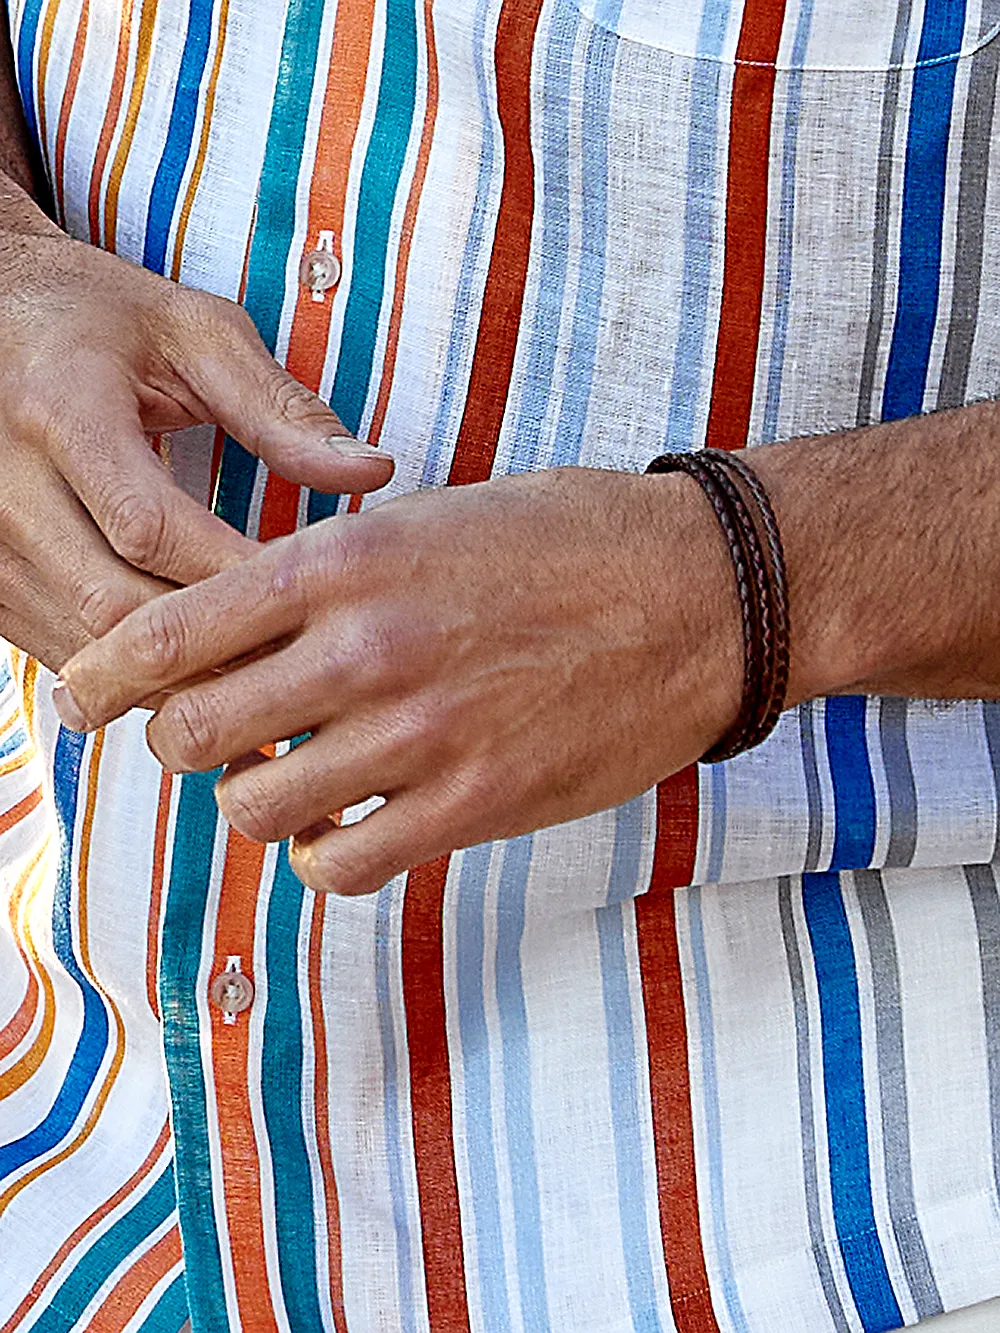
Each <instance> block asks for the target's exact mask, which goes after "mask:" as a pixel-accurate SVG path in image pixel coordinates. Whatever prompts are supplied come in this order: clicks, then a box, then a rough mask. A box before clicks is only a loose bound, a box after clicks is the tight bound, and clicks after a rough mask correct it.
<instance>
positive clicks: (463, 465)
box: [448, 0, 542, 486]
mask: <svg viewBox="0 0 1000 1333" xmlns="http://www.w3.org/2000/svg"><path fill="white" fill-rule="evenodd" d="M541 8H542V0H507V3H506V4H505V5H504V7H503V12H502V13H501V15H500V22H499V24H498V25H497V38H496V77H497V114H498V115H499V117H500V125H501V127H502V129H503V141H504V172H503V193H502V195H501V198H500V208H499V211H498V213H497V226H496V233H495V236H494V240H493V253H492V255H491V256H490V270H489V275H488V277H487V279H486V291H485V293H484V295H483V308H482V315H481V316H480V321H479V337H478V339H477V342H476V351H475V355H474V357H473V361H472V372H471V374H470V376H469V394H468V398H467V399H466V404H465V412H464V414H463V417H462V424H461V426H460V427H459V431H458V439H457V442H456V445H455V455H454V458H453V459H452V464H451V472H450V474H449V477H448V483H449V485H451V486H462V485H466V484H467V483H469V482H474V481H485V480H486V479H487V478H488V477H489V475H490V473H491V472H492V470H493V459H494V456H495V454H496V447H497V438H498V436H499V434H500V427H501V425H502V423H503V415H504V409H505V408H506V406H507V393H508V390H509V387H510V376H511V371H512V370H513V368H514V352H515V349H516V347H517V338H518V332H519V330H520V324H521V307H522V304H523V302H524V286H525V283H526V281H527V277H528V255H529V251H530V249H531V227H532V222H533V218H534V211H535V183H534V181H535V166H534V159H533V157H532V152H531V56H532V51H533V49H534V44H535V30H536V28H537V27H538V17H539V14H540V13H541Z"/></svg>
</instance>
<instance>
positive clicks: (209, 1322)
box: [160, 769, 226, 1328]
mask: <svg viewBox="0 0 1000 1333" xmlns="http://www.w3.org/2000/svg"><path fill="white" fill-rule="evenodd" d="M220 771H221V770H218V769H217V770H216V771H215V772H213V773H190V774H186V775H185V776H184V777H183V778H182V779H181V791H180V800H179V804H178V808H177V833H176V836H175V838H174V850H173V861H172V863H171V867H170V884H169V887H168V890H167V900H166V904H165V907H164V913H163V943H162V951H161V959H160V1009H161V1011H162V1014H163V1051H164V1057H165V1059H166V1065H167V1075H168V1082H169V1086H170V1100H171V1108H172V1126H173V1131H174V1151H175V1154H176V1160H175V1171H176V1173H177V1195H178V1214H179V1218H180V1224H181V1235H182V1236H183V1238H184V1254H185V1267H186V1271H187V1281H188V1298H189V1300H190V1303H191V1318H192V1321H193V1323H194V1326H195V1328H217V1327H218V1322H219V1312H220V1311H224V1310H225V1309H226V1296H225V1288H224V1286H223V1282H222V1260H221V1257H220V1254H219V1238H218V1234H217V1232H216V1226H215V1205H214V1201H213V1198H212V1165H211V1157H210V1154H209V1143H208V1107H207V1102H206V1093H205V1075H204V1069H203V1067H202V1056H201V1030H200V1025H199V1021H198V970H199V967H200V965H201V949H202V931H203V928H204V918H205V903H206V899H207V895H208V885H209V877H210V875H211V871H212V851H213V848H214V844H215V829H216V822H217V818H218V811H217V808H216V804H215V796H214V792H213V788H214V786H215V783H216V782H217V780H218V778H219V773H220Z"/></svg>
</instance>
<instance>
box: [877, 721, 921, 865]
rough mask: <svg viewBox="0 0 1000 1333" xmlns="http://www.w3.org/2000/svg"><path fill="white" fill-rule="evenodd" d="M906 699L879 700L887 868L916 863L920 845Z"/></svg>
mask: <svg viewBox="0 0 1000 1333" xmlns="http://www.w3.org/2000/svg"><path fill="white" fill-rule="evenodd" d="M906 718H907V703H906V700H905V699H881V700H880V701H879V714H878V730H879V737H880V739H881V742H882V759H883V762H884V764H885V777H886V782H887V783H888V785H889V847H888V849H887V851H886V854H885V864H886V865H887V866H909V865H912V864H913V853H914V851H915V850H916V846H917V787H916V783H915V782H914V781H913V765H912V764H911V763H910V747H909V746H908V745H907V743H906Z"/></svg>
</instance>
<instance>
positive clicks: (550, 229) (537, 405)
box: [510, 0, 580, 472]
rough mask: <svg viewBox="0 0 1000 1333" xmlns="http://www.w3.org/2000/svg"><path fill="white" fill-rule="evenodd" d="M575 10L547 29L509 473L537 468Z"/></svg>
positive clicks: (562, 221) (548, 391) (562, 276)
mask: <svg viewBox="0 0 1000 1333" xmlns="http://www.w3.org/2000/svg"><path fill="white" fill-rule="evenodd" d="M579 27H580V11H579V10H578V9H577V8H576V6H575V5H567V4H566V3H565V0H559V2H558V3H557V5H556V7H555V11H554V13H553V16H552V23H551V26H550V29H549V38H548V49H547V53H546V59H545V79H544V81H543V83H542V97H543V110H542V130H541V133H542V185H541V191H540V193H541V200H540V203H541V213H542V237H541V243H540V245H539V247H538V249H539V255H540V259H539V267H540V272H539V278H538V301H537V304H536V306H535V316H534V320H533V322H532V330H531V337H530V339H529V341H528V351H527V365H526V369H525V375H524V389H523V391H522V394H521V406H520V410H519V413H518V421H517V427H516V429H515V431H514V437H513V451H512V454H511V462H510V470H511V472H527V471H530V470H531V469H532V468H534V467H536V466H537V463H538V451H539V444H540V440H541V432H542V427H543V426H544V424H545V417H546V413H547V411H548V406H549V403H550V401H551V396H552V377H553V371H554V368H555V361H556V352H557V350H558V347H559V339H558V337H557V333H558V330H559V324H560V321H561V319H562V308H563V298H564V296H565V292H566V268H567V260H568V256H569V218H570V202H569V162H570V146H569V109H570V105H571V102H570V84H571V80H572V76H573V51H574V49H575V46H576V36H577V32H578V31H579Z"/></svg>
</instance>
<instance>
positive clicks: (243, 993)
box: [209, 955, 253, 1025]
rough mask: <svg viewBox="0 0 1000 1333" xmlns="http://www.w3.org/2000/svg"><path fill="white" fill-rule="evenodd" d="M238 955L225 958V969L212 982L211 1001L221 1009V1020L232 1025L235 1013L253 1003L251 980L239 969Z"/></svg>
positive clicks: (239, 1012)
mask: <svg viewBox="0 0 1000 1333" xmlns="http://www.w3.org/2000/svg"><path fill="white" fill-rule="evenodd" d="M240 961H241V960H240V958H239V956H238V955H237V956H233V957H230V958H228V959H227V960H226V970H225V971H224V972H220V973H219V975H218V976H217V977H216V978H215V980H214V981H213V982H212V989H211V991H210V992H209V993H210V994H211V997H212V1003H213V1004H215V1005H217V1006H218V1008H220V1009H221V1010H222V1021H223V1022H224V1023H228V1024H229V1025H232V1024H234V1023H235V1022H236V1015H237V1014H241V1013H242V1012H243V1010H244V1009H249V1008H250V1006H251V1005H252V1004H253V982H252V981H251V980H250V978H249V977H248V976H246V975H245V973H244V972H242V971H241V970H240Z"/></svg>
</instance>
